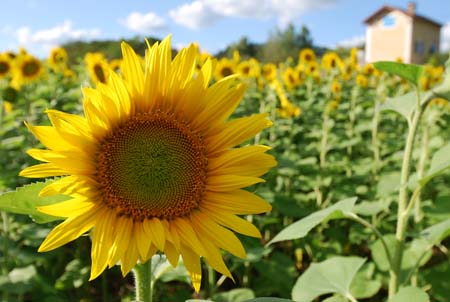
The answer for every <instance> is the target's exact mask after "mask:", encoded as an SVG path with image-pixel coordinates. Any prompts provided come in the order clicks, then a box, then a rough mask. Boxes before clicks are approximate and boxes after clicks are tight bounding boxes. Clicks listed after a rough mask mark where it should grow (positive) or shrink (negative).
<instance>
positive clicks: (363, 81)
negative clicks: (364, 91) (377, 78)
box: [356, 73, 369, 88]
mask: <svg viewBox="0 0 450 302" xmlns="http://www.w3.org/2000/svg"><path fill="white" fill-rule="evenodd" d="M356 85H358V86H359V87H363V88H366V87H367V86H368V85H369V79H367V77H366V76H365V75H363V74H361V73H359V74H358V75H357V76H356Z"/></svg>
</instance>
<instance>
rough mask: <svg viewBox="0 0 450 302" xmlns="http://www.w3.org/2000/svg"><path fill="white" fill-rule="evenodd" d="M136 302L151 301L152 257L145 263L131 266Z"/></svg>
mask: <svg viewBox="0 0 450 302" xmlns="http://www.w3.org/2000/svg"><path fill="white" fill-rule="evenodd" d="M133 273H134V278H135V286H136V302H152V300H153V282H152V258H150V259H149V260H148V261H147V262H145V263H138V264H136V266H135V267H134V268H133Z"/></svg>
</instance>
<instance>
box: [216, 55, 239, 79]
mask: <svg viewBox="0 0 450 302" xmlns="http://www.w3.org/2000/svg"><path fill="white" fill-rule="evenodd" d="M235 69H236V67H235V65H234V63H233V61H231V60H230V59H228V58H222V59H220V60H219V61H218V62H217V65H216V73H215V75H216V80H220V79H223V78H225V77H227V76H230V75H232V74H234V73H236V71H235Z"/></svg>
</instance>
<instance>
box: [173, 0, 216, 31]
mask: <svg viewBox="0 0 450 302" xmlns="http://www.w3.org/2000/svg"><path fill="white" fill-rule="evenodd" d="M169 16H170V17H171V18H172V20H173V21H174V22H175V23H177V24H180V25H182V26H185V27H187V28H190V29H194V30H195V29H199V28H202V27H204V26H209V25H212V24H214V23H215V22H217V21H218V19H219V18H220V15H218V14H216V13H215V12H214V11H213V10H212V9H211V7H210V6H209V5H208V4H206V3H205V1H202V0H197V1H194V2H192V3H190V4H183V5H181V6H179V7H177V8H176V9H173V10H170V11H169Z"/></svg>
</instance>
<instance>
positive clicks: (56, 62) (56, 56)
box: [48, 47, 67, 71]
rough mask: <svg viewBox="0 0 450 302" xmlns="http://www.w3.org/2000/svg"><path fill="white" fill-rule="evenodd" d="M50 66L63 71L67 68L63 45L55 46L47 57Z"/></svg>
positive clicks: (65, 52)
mask: <svg viewBox="0 0 450 302" xmlns="http://www.w3.org/2000/svg"><path fill="white" fill-rule="evenodd" d="M48 63H49V65H50V67H51V68H52V69H53V70H55V71H64V70H65V69H66V68H67V51H66V49H65V48H63V47H55V48H53V49H52V50H51V51H50V55H49V57H48Z"/></svg>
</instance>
